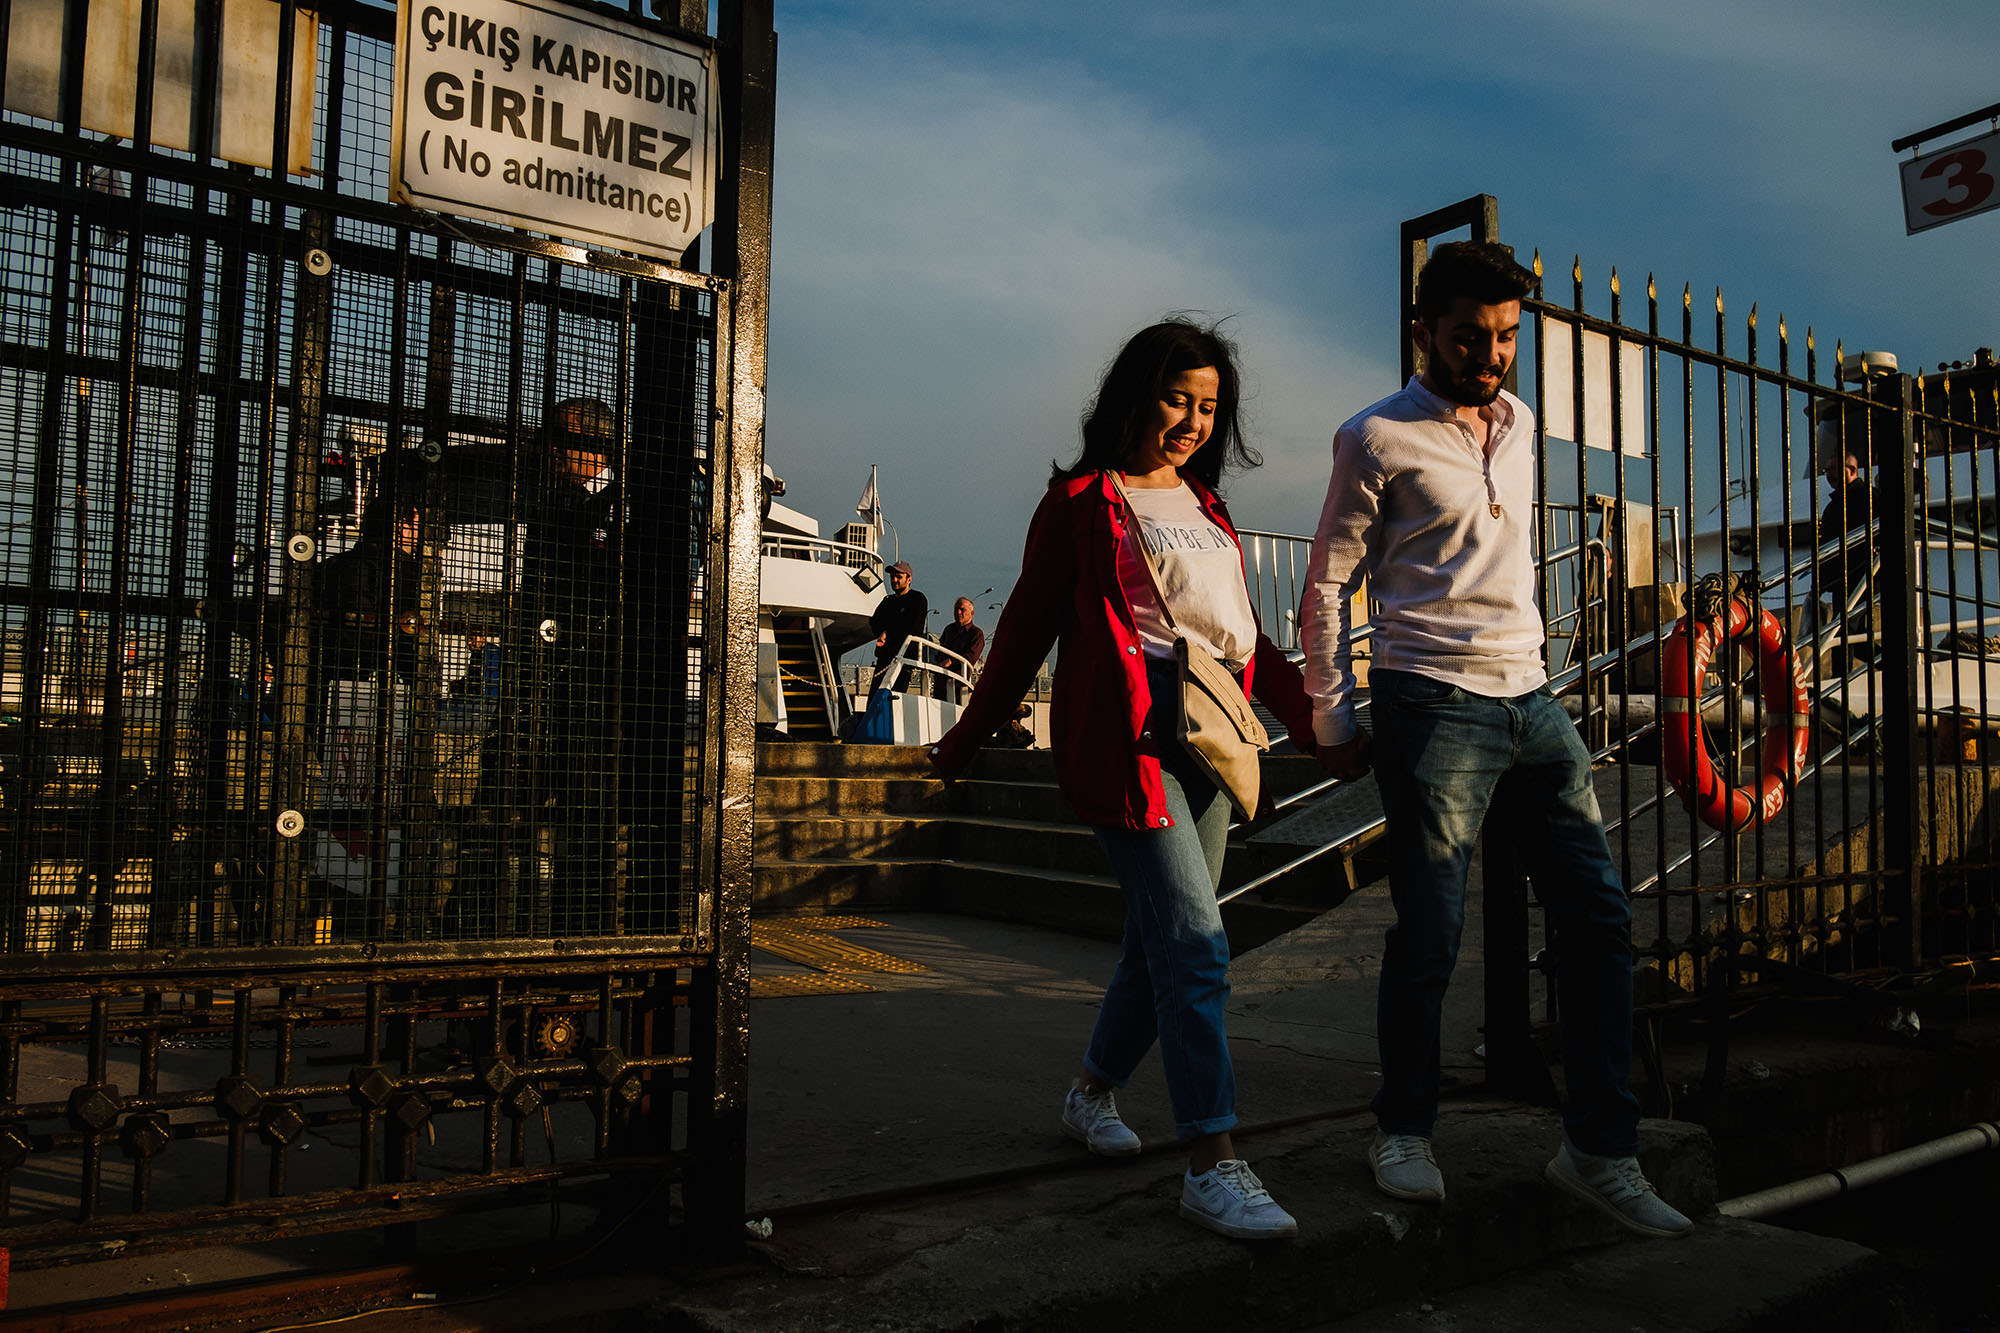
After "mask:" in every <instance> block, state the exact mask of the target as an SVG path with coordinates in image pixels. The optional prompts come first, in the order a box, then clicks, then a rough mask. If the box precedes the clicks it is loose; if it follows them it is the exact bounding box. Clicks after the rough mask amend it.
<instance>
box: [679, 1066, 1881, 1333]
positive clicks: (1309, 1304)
mask: <svg viewBox="0 0 2000 1333" xmlns="http://www.w3.org/2000/svg"><path fill="white" fill-rule="evenodd" d="M1372 1132H1373V1125H1372V1121H1371V1120H1370V1118H1369V1117H1367V1116H1365V1115H1354V1116H1342V1117H1332V1118H1327V1119H1316V1120H1312V1121H1309V1122H1306V1123H1299V1124H1294V1125H1292V1126H1290V1127H1287V1128H1277V1129H1270V1130H1261V1131H1260V1130H1256V1129H1254V1128H1251V1127H1243V1128H1242V1129H1240V1130H1239V1134H1238V1140H1237V1141H1238V1144H1239V1146H1240V1148H1241V1149H1242V1151H1243V1153H1244V1155H1245V1156H1247V1157H1248V1158H1249V1159H1250V1160H1251V1162H1252V1164H1253V1166H1254V1167H1255V1169H1256V1171H1257V1173H1258V1174H1259V1175H1260V1176H1261V1177H1262V1178H1263V1180H1264V1181H1265V1183H1266V1184H1267V1185H1269V1186H1270V1187H1271V1189H1272V1192H1273V1194H1274V1195H1275V1196H1276V1198H1277V1199H1278V1201H1279V1202H1280V1203H1282V1204H1283V1205H1285V1207H1286V1208H1288V1209H1289V1210H1291V1211H1292V1212H1293V1213H1294V1214H1295V1215H1296V1216H1297V1217H1298V1219H1299V1235H1298V1236H1297V1238H1295V1239H1291V1240H1284V1241H1271V1242H1263V1243H1258V1244H1247V1243H1244V1242H1241V1241H1233V1240H1227V1239H1224V1238H1222V1237H1219V1236H1215V1235H1212V1234H1210V1233H1208V1232H1206V1231H1203V1230H1201V1229H1199V1228H1197V1227H1194V1226H1192V1225H1190V1224H1189V1223H1187V1222H1185V1221H1183V1220H1182V1219H1180V1218H1179V1217H1177V1216H1176V1215H1175V1214H1176V1209H1177V1204H1178V1199H1179V1195H1180V1177H1181V1168H1182V1165H1183V1162H1184V1159H1183V1158H1182V1156H1181V1155H1180V1153H1179V1152H1178V1151H1176V1150H1175V1149H1174V1148H1173V1147H1172V1146H1171V1145H1164V1144H1163V1145H1160V1146H1159V1149H1158V1151H1155V1152H1149V1153H1148V1154H1147V1155H1145V1156H1143V1157H1140V1158H1138V1159H1136V1160H1133V1161H1129V1162H1125V1163H1119V1164H1106V1163H1103V1162H1092V1161H1086V1160H1084V1159H1082V1158H1081V1157H1079V1164H1078V1165H1077V1166H1076V1167H1075V1168H1074V1169H1072V1170H1066V1171H1061V1172H1050V1173H1044V1174H1041V1175H1038V1176H1029V1177H1027V1178H1025V1179H1020V1180H1016V1181H1012V1182H1008V1183H1004V1184H999V1185H988V1186H987V1187H985V1188H975V1187H967V1188H964V1189H960V1190H956V1191H943V1190H940V1191H930V1192H925V1193H922V1194H918V1195H915V1196H914V1197H912V1196H902V1197H897V1198H893V1199H882V1200H878V1201H877V1202H874V1203H866V1202H863V1203H858V1204H856V1205H854V1206H851V1207H842V1208H837V1209H833V1210H829V1211H825V1212H821V1213H801V1214H796V1215H791V1216H786V1217H781V1218H778V1219H776V1222H777V1228H776V1231H775V1232H774V1234H773V1236H772V1238H771V1239H770V1240H769V1241H768V1242H764V1243H762V1244H760V1245H759V1246H758V1247H757V1248H758V1249H759V1250H761V1251H762V1252H763V1255H764V1257H765V1259H766V1261H767V1262H766V1265H765V1266H764V1267H762V1268H760V1269H759V1270H757V1271H756V1272H754V1273H750V1274H746V1275H742V1276H738V1277H731V1278H725V1279H723V1280H720V1281H703V1282H701V1283H687V1284H685V1285H682V1286H680V1287H679V1288H678V1289H676V1290H673V1291H669V1292H666V1293H663V1294H662V1296H661V1297H660V1298H659V1299H657V1300H656V1301H655V1302H654V1303H653V1304H652V1306H651V1308H650V1309H649V1311H648V1314H647V1324H646V1326H647V1327H651V1328H660V1329H666V1328H672V1329H676V1330H683V1331H692V1330H701V1331H703V1333H736V1331H738V1330H751V1329H756V1330H760V1331H763V1330H769V1331H770V1333H786V1331H787V1330H804V1329H813V1330H824V1331H825V1333H846V1331H848V1330H855V1331H858V1330H862V1329H871V1330H872V1329H886V1328H926V1329H943V1330H967V1331H968V1333H969V1331H970V1330H974V1329H978V1330H982V1331H988V1330H991V1331H999V1330H1030V1329H1033V1330H1054V1331H1057V1333H1061V1331H1063V1330H1077V1331H1078V1333H1081V1330H1085V1329H1097V1328H1147V1327H1151V1328H1160V1329H1169V1328H1175V1329H1178V1328H1269V1329H1325V1328H1339V1329H1342V1330H1345V1329H1349V1328H1361V1329H1368V1330H1371V1333H1373V1331H1375V1330H1387V1329H1399V1330H1400V1329H1409V1330H1424V1331H1425V1333H1443V1331H1447V1330H1449V1331H1454V1333H1455V1331H1456V1330H1472V1329H1517V1328H1518V1329H1528V1328H1531V1327H1532V1328H1556V1329H1568V1328H1579V1329H1580V1328H1584V1327H1590V1328H1593V1329H1614V1330H1624V1329H1633V1328H1644V1329H1648V1330H1676V1331H1680V1333H1695V1331H1697V1330H1703V1331H1706V1330H1732V1331H1733V1330H1736V1329H1744V1330H1746V1331H1747V1330H1748V1329H1749V1328H1750V1327H1752V1326H1753V1324H1754V1327H1756V1328H1758V1329H1759V1330H1763V1329H1772V1328H1799V1327H1816V1325H1814V1324H1812V1323H1806V1322H1800V1321H1795V1320H1793V1319H1791V1318H1790V1317H1789V1314H1790V1312H1791V1311H1792V1310H1801V1311H1806V1312H1809V1313H1812V1314H1818V1313H1819V1312H1820V1311H1821V1310H1822V1309H1824V1308H1825V1307H1826V1306H1827V1305H1828V1304H1829V1301H1828V1299H1827V1298H1828V1297H1829V1296H1830V1295H1832V1296H1839V1295H1840V1294H1841V1293H1846V1294H1847V1295H1848V1297H1849V1298H1850V1299H1852V1300H1854V1301H1855V1302H1856V1304H1857V1316H1858V1313H1859V1311H1860V1309H1861V1308H1864V1303H1865V1302H1866V1299H1867V1297H1866V1292H1865V1285H1864V1279H1865V1277H1866V1275H1867V1273H1868V1271H1869V1265H1870V1260H1869V1256H1868V1252H1867V1251H1864V1250H1860V1249H1859V1248H1858V1247H1855V1246H1851V1245H1846V1244H1844V1243H1842V1242H1827V1241H1821V1240H1818V1239H1817V1238H1811V1237H1804V1238H1802V1237H1797V1236H1795V1235H1793V1234H1792V1233H1786V1232H1780V1231H1778V1230H1777V1229H1776V1228H1771V1227H1764V1226H1759V1225H1757V1224H1753V1223H1742V1222H1723V1221H1721V1220H1719V1219H1717V1218H1715V1217H1713V1216H1712V1215H1710V1216H1709V1217H1707V1218H1706V1219H1704V1220H1703V1221H1702V1223H1701V1230H1700V1231H1698V1232H1697V1234H1696V1236H1694V1237H1691V1238H1687V1239H1682V1240H1674V1241H1641V1240H1632V1239H1627V1238H1626V1237H1625V1235H1624V1233H1623V1232H1621V1231H1619V1230H1618V1229H1617V1227H1616V1226H1615V1225H1614V1224H1612V1223H1610V1222H1608V1221H1606V1220H1604V1219H1602V1218H1600V1217H1599V1216H1598V1215H1597V1214H1595V1213H1593V1212H1590V1211H1588V1210H1586V1209H1585V1208H1584V1207H1583V1206H1582V1205H1581V1204H1577V1203H1574V1202H1572V1201H1570V1200H1569V1199H1567V1197H1566V1196H1563V1195H1561V1194H1558V1193H1556V1192H1555V1191H1554V1190H1552V1189H1551V1188H1550V1187H1549V1186H1548V1185H1547V1184H1546V1183H1545V1182H1544V1181H1543V1179H1542V1166H1543V1164H1544V1163H1545V1162H1546V1161H1547V1159H1548V1157H1549V1155H1550V1154H1551V1152H1552V1151H1553V1149H1554V1145H1555V1143H1556V1142H1557V1140H1558V1137H1559V1134H1560V1127H1559V1123H1558V1121H1557V1118H1556V1117H1555V1115H1554V1113H1552V1112H1546V1111H1537V1110H1532V1109H1526V1108H1521V1107H1518V1106H1512V1105H1507V1104H1502V1103H1491V1102H1480V1103H1470V1104H1468V1103H1455V1104H1454V1105H1453V1106H1452V1107H1451V1108H1450V1109H1449V1111H1448V1113H1447V1115H1446V1116H1445V1118H1444V1120H1443V1121H1442V1122H1441V1123H1440V1126H1439V1135H1438V1146H1439V1154H1440V1162H1441V1165H1442V1166H1443V1169H1444V1172H1445V1178H1446V1190H1447V1195H1448V1198H1447V1200H1446V1202H1445V1203H1444V1204H1443V1205H1424V1204H1408V1203H1399V1202H1395V1201H1392V1200H1388V1199H1385V1198H1383V1197H1381V1196H1380V1195H1379V1194H1378V1193H1376V1191H1375V1189H1374V1187H1373V1185H1372V1183H1371V1182H1370V1181H1369V1179H1368V1173H1367V1169H1366V1167H1365V1166H1364V1165H1363V1154H1364V1151H1365V1149H1366V1145H1367V1142H1368V1139H1369V1137H1370V1135H1371V1134H1372ZM1643 1137H1644V1140H1645V1142H1646V1143H1647V1145H1648V1148H1647V1151H1646V1152H1645V1153H1644V1154H1643V1156H1644V1164H1645V1166H1646V1170H1647V1172H1648V1174H1649V1175H1650V1176H1651V1177H1652V1178H1653V1180H1654V1181H1655V1182H1656V1183H1657V1184H1658V1186H1659V1187H1660V1189H1661V1192H1662V1193H1663V1194H1664V1195H1665V1197H1667V1198H1668V1199H1669V1200H1670V1201H1671V1202H1673V1203H1674V1204H1675V1205H1677V1206H1678V1207H1680V1208H1681V1209H1683V1210H1684V1211H1686V1212H1688V1213H1689V1214H1690V1215H1691V1216H1696V1217H1700V1216H1701V1215H1702V1214H1703V1213H1706V1212H1707V1211H1708V1210H1709V1208H1710V1206H1711V1204H1712V1202H1713V1199H1714V1188H1715V1187H1714V1157H1713V1154H1712V1152H1711V1150H1710V1145H1709V1140H1708V1137H1707V1135H1706V1134H1705V1133H1704V1132H1703V1131H1702V1130H1701V1129H1700V1128H1699V1127H1698V1126H1694V1125H1688V1124H1684V1123H1678V1122H1670V1121H1648V1122H1646V1124H1645V1127H1644V1130H1643ZM1765 1269H1768V1270H1769V1272H1770V1274H1771V1280H1770V1283H1769V1295H1770V1297H1771V1299H1770V1300H1767V1301H1763V1302H1761V1305H1760V1303H1759V1301H1758V1298H1757V1294H1756V1293H1757V1287H1758V1274H1759V1273H1760V1271H1764V1270H1765ZM1712 1271H1713V1272H1715V1273H1716V1274H1717V1275H1718V1276H1716V1277H1715V1278H1714V1279H1713V1280H1712V1279H1711V1276H1710V1274H1711V1272H1712ZM1543 1274H1553V1275H1555V1276H1553V1277H1551V1278H1550V1280H1549V1281H1548V1282H1547V1283H1545V1284H1542V1285H1536V1284H1535V1283H1534V1282H1533V1281H1532V1280H1531V1279H1533V1278H1535V1277H1538V1276H1541V1275H1543ZM1565 1274H1566V1275H1568V1276H1569V1277H1570V1278H1571V1280H1573V1281H1574V1282H1576V1283H1577V1284H1578V1286H1577V1287H1576V1288H1575V1289H1574V1290H1573V1291H1572V1289H1570V1288H1568V1287H1566V1286H1564V1285H1562V1280H1563V1275H1565ZM1517 1283H1519V1284H1522V1285H1519V1286H1515V1285H1513V1284H1517ZM1627 1283H1629V1284H1630V1286H1629V1287H1627V1286H1626V1285H1625V1284H1627ZM1725 1287H1733V1289H1734V1290H1735V1291H1736V1292H1737V1293H1738V1294H1740V1295H1742V1296H1743V1297H1744V1298H1745V1300H1744V1303H1741V1304H1738V1305H1737V1306H1735V1307H1734V1308H1733V1309H1731V1308H1727V1307H1726V1305H1725V1303H1724V1302H1723V1301H1722V1300H1721V1299H1720V1296H1721V1292H1722V1290H1723V1289H1724V1288H1725ZM1454 1293H1457V1294H1456V1295H1455V1294H1454ZM1486 1295H1490V1296H1491V1298H1492V1299H1491V1300H1490V1301H1488V1300H1481V1299H1480V1297H1481V1296H1486ZM1461 1297H1462V1298H1463V1301H1464V1303H1463V1304H1462V1305H1461V1304H1459V1301H1460V1298H1461ZM1572 1301H1574V1302H1576V1303H1577V1304H1579V1305H1585V1306H1588V1308H1590V1309H1591V1310H1592V1311H1593V1312H1594V1313H1595V1314H1596V1316H1597V1317H1596V1319H1595V1321H1594V1322H1591V1323H1588V1324H1586V1323H1569V1322H1564V1320H1565V1309H1566V1307H1567V1306H1568V1305H1569V1304H1570V1303H1571V1302H1572ZM1426 1307H1428V1308H1426ZM1441 1308H1443V1309H1449V1310H1451V1311H1452V1312H1453V1313H1452V1317H1450V1318H1448V1319H1441V1318H1432V1317H1431V1316H1433V1315H1435V1314H1436V1313H1437V1311H1438V1310H1439V1309H1441ZM1759 1308H1761V1310H1762V1314H1763V1320H1764V1322H1762V1323H1754V1321H1753V1320H1752V1319H1751V1318H1750V1316H1751V1314H1752V1312H1753V1311H1754V1310H1757V1309H1759ZM1874 1308H1876V1309H1880V1308H1881V1307H1880V1305H1879V1303H1878V1304H1877V1305H1875V1306H1874ZM1405 1312H1408V1315H1409V1316H1410V1317H1408V1318H1405ZM1831 1313H1832V1314H1833V1315H1834V1317H1836V1318H1845V1317H1846V1316H1845V1315H1844V1313H1843V1312H1840V1311H1838V1310H1837V1309H1836V1310H1834V1311H1832V1312H1831ZM1357 1317H1359V1318H1360V1319H1361V1321H1362V1322H1359V1323H1355V1322H1343V1323H1338V1324H1336V1323H1335V1321H1339V1320H1347V1321H1353V1320H1354V1319H1356V1318H1357ZM1371 1319H1372V1320H1375V1321H1376V1322H1372V1323H1371V1322H1368V1321H1369V1320H1371ZM1397 1319H1402V1320H1403V1322H1382V1321H1384V1320H1392V1321H1393V1320H1397ZM1503 1321H1515V1322H1503ZM1864 1326H1869V1327H1877V1328H1883V1329H1888V1330H1898V1331H1900V1330H1904V1329H1910V1328H1914V1327H1918V1326H1919V1325H1914V1324H1909V1323H1898V1322H1880V1323H1877V1324H1874V1325H1865V1324H1862V1323H1860V1322H1858V1321H1850V1322H1836V1323H1833V1324H1830V1325H1828V1327H1833V1328H1838V1329H1848V1328H1858V1327H1864Z"/></svg>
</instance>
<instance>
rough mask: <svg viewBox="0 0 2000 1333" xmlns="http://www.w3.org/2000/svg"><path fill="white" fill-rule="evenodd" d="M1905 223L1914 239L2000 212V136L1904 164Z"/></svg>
mask: <svg viewBox="0 0 2000 1333" xmlns="http://www.w3.org/2000/svg"><path fill="white" fill-rule="evenodd" d="M1902 171H1903V223H1904V225H1905V226H1906V227H1907V228H1908V229H1909V232H1910V234H1911V235H1912V236H1914V235H1916V234H1917V233H1918V232H1920V231H1926V230H1928V229H1929V228H1932V227H1942V226H1943V225H1944V224H1945V223H1947V222H1956V221H1958V220H1959V219H1960V218H1969V217H1971V216H1972V215H1973V214H1974V213H1984V212H1985V211H1986V210H1987V209H1989V208H2000V131H1996V132H1995V133H1992V134H1982V135H1980V136H1979V137H1978V138H1975V139H1964V140H1961V141H1960V142H1958V143H1955V144H1953V145H1951V147H1949V148H1940V149H1938V150H1937V151H1936V152H1934V153H1925V154H1924V155H1923V156H1922V157H1913V158H1911V159H1910V160H1909V161H1907V162H1904V163H1902Z"/></svg>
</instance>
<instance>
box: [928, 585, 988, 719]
mask: <svg viewBox="0 0 2000 1333" xmlns="http://www.w3.org/2000/svg"><path fill="white" fill-rule="evenodd" d="M972 609H973V608H972V599H971V598H969V597H961V598H959V599H958V600H957V601H956V602H953V603H952V606H951V623H950V624H949V625H946V626H945V627H944V629H943V631H942V632H940V633H939V634H938V645H939V646H940V647H944V648H949V649H950V650H951V651H952V652H955V653H957V654H958V655H959V656H960V657H963V658H964V659H965V660H966V662H967V663H968V664H969V665H968V666H967V667H966V674H967V675H970V674H972V671H973V670H974V668H976V667H978V665H979V656H980V654H981V653H984V652H985V651H986V631H985V630H983V629H981V628H979V626H977V625H975V624H973V623H972ZM953 665H954V666H956V665H957V664H956V663H953ZM931 683H932V690H931V693H932V694H934V695H936V696H937V697H938V698H940V699H951V700H953V701H955V702H963V701H964V699H965V687H964V686H963V685H960V684H959V683H958V682H957V681H955V680H952V679H950V678H948V677H946V676H944V675H942V674H940V675H938V676H937V677H936V678H935V679H934V680H933V681H932V682H931Z"/></svg>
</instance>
